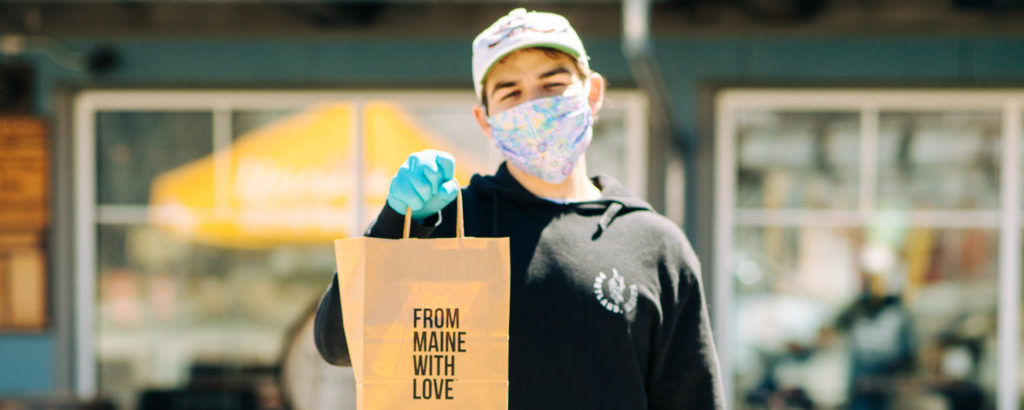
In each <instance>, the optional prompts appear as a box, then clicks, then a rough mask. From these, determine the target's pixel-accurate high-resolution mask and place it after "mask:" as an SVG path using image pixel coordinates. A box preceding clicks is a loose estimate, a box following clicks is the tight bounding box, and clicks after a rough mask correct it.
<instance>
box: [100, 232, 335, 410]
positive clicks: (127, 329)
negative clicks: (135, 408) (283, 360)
mask: <svg viewBox="0 0 1024 410" xmlns="http://www.w3.org/2000/svg"><path fill="white" fill-rule="evenodd" d="M98 234H99V246H98V249H99V251H100V254H99V260H98V262H99V271H98V272H99V273H98V283H97V290H98V300H97V313H98V315H97V318H98V327H97V341H98V344H97V349H98V357H99V360H100V362H99V367H100V374H99V376H100V380H99V382H100V383H99V384H100V386H99V387H100V390H101V391H102V392H104V394H108V395H110V396H113V397H115V398H117V399H119V400H118V401H119V402H121V403H122V404H126V403H133V402H134V401H135V400H136V399H137V395H138V394H139V392H140V391H145V390H159V389H167V388H173V387H178V386H188V385H190V384H194V383H196V382H197V380H196V378H197V377H198V375H197V374H196V372H202V371H210V370H211V369H219V370H214V371H216V372H221V373H225V374H230V373H232V372H235V373H239V374H241V373H243V372H245V371H247V369H250V370H251V369H255V368H261V367H273V366H276V365H277V363H278V360H279V359H280V357H279V356H280V354H281V352H282V351H283V349H284V346H285V343H286V342H287V340H286V338H285V336H286V334H285V330H287V329H288V328H289V327H291V326H293V325H294V324H295V323H296V322H297V321H300V320H301V319H303V315H304V314H306V313H308V312H309V311H310V309H311V306H312V305H313V304H314V303H316V302H317V301H318V300H319V297H320V295H321V293H322V292H323V289H324V287H325V286H326V282H325V280H326V278H328V277H329V274H330V272H332V271H333V269H334V260H333V253H332V249H331V247H330V244H323V245H321V246H279V247H275V248H272V249H262V250H240V249H225V248H219V247H210V246H205V245H201V244H196V243H190V242H188V241H182V240H181V239H180V238H176V237H174V236H173V235H169V234H167V233H166V232H163V231H161V230H158V229H154V228H150V227H146V226H118V225H104V226H100V228H99V232H98ZM325 272H326V273H325ZM243 379H244V378H239V379H238V380H235V381H236V382H251V381H253V380H243ZM219 382H225V381H224V380H220V381H219Z"/></svg>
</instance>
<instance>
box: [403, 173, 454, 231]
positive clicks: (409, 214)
mask: <svg viewBox="0 0 1024 410" xmlns="http://www.w3.org/2000/svg"><path fill="white" fill-rule="evenodd" d="M452 180H453V181H455V185H457V186H458V184H459V181H458V180H456V179H454V178H452ZM456 189H458V191H456V194H455V201H456V202H455V212H456V217H455V218H456V219H455V237H457V238H464V237H465V236H466V227H465V226H463V223H462V222H463V221H462V219H463V218H462V187H461V186H458V188H456ZM411 226H412V208H411V207H408V206H407V207H405V225H404V226H403V227H402V239H409V228H410V227H411Z"/></svg>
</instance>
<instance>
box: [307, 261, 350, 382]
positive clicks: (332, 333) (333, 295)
mask: <svg viewBox="0 0 1024 410" xmlns="http://www.w3.org/2000/svg"><path fill="white" fill-rule="evenodd" d="M313 339H314V340H315V341H316V350H317V351H319V352H320V356H321V357H323V358H324V360H326V361H327V363H330V364H333V365H335V366H351V365H352V359H350V358H349V355H348V341H347V340H346V339H345V325H344V323H343V322H342V316H341V299H340V297H339V295H338V274H337V273H335V274H334V280H332V281H331V284H330V285H329V286H328V287H327V291H326V292H324V296H323V297H321V298H320V306H319V307H317V309H316V319H315V320H314V323H313Z"/></svg>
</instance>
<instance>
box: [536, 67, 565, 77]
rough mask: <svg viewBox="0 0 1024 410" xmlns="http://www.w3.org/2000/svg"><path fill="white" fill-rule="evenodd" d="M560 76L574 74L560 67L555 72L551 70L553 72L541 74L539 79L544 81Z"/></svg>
mask: <svg viewBox="0 0 1024 410" xmlns="http://www.w3.org/2000/svg"><path fill="white" fill-rule="evenodd" d="M558 74H572V73H571V72H569V69H568V68H565V67H563V66H558V68H555V69H554V70H551V71H547V72H545V73H544V74H541V75H540V76H539V77H537V78H539V79H541V80H543V79H545V78H548V77H552V76H555V75H558Z"/></svg>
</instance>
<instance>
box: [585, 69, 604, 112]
mask: <svg viewBox="0 0 1024 410" xmlns="http://www.w3.org/2000/svg"><path fill="white" fill-rule="evenodd" d="M587 81H590V97H589V100H590V111H591V113H592V115H594V116H596V115H597V112H598V111H601V106H602V105H604V89H605V82H604V77H602V76H601V74H598V73H596V72H594V73H590V75H588V76H587Z"/></svg>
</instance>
